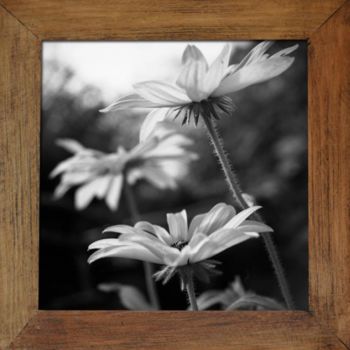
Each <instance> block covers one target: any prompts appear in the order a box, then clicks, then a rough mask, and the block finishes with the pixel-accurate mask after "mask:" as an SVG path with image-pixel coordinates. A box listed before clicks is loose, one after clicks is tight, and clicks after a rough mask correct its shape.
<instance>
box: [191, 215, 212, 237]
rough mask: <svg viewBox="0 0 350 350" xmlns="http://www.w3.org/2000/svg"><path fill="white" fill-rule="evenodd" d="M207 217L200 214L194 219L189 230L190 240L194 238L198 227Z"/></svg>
mask: <svg viewBox="0 0 350 350" xmlns="http://www.w3.org/2000/svg"><path fill="white" fill-rule="evenodd" d="M206 215H207V213H204V214H198V215H196V216H195V217H194V218H193V219H192V221H191V224H190V227H189V229H188V236H189V239H191V238H192V236H193V234H194V232H195V231H196V229H197V227H198V226H199V225H200V223H201V222H202V220H203V219H204V218H205V216H206Z"/></svg>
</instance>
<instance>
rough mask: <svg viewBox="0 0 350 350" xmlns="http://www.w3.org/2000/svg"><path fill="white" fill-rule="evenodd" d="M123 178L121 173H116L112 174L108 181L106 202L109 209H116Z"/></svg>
mask: <svg viewBox="0 0 350 350" xmlns="http://www.w3.org/2000/svg"><path fill="white" fill-rule="evenodd" d="M123 179H124V178H123V175H117V176H113V177H112V179H111V181H110V184H109V188H108V192H107V195H106V203H107V205H108V207H109V208H110V209H111V210H117V208H118V204H119V199H120V195H121V192H122V188H123Z"/></svg>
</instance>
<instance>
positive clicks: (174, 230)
mask: <svg viewBox="0 0 350 350" xmlns="http://www.w3.org/2000/svg"><path fill="white" fill-rule="evenodd" d="M167 221H168V226H169V233H170V235H171V237H172V239H173V242H174V243H176V242H178V241H187V239H188V227H187V212H186V210H182V211H181V212H180V213H176V214H167Z"/></svg>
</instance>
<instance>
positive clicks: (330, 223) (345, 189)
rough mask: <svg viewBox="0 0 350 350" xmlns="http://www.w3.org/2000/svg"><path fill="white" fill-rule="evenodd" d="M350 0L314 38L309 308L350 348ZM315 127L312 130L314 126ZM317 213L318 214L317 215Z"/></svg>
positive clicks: (310, 99)
mask: <svg viewBox="0 0 350 350" xmlns="http://www.w3.org/2000/svg"><path fill="white" fill-rule="evenodd" d="M349 57H350V1H347V2H346V3H345V4H344V5H343V6H342V7H341V8H340V9H339V10H338V11H336V13H335V14H334V15H333V16H332V17H331V18H329V20H328V21H326V22H325V23H324V24H323V25H322V26H321V27H320V28H319V30H318V31H316V32H315V33H313V34H312V36H311V37H310V47H309V62H310V67H309V92H310V97H309V104H310V105H309V111H310V115H309V121H310V125H309V169H310V176H309V196H310V201H309V203H310V207H309V213H310V215H309V217H310V222H309V230H310V232H311V233H312V234H310V235H309V239H310V246H311V248H310V251H309V253H310V268H309V274H310V288H309V293H310V294H309V298H310V308H311V311H312V312H313V313H314V314H315V316H316V317H317V318H318V319H319V320H320V321H321V322H323V323H326V324H327V325H328V326H329V327H331V328H332V329H333V330H334V331H335V332H336V334H337V336H338V338H339V339H340V341H341V342H342V343H343V344H345V345H347V346H348V347H350V186H349V183H350V176H349V174H350V162H349V154H350V134H349V130H350V118H349V116H350V82H349V79H350V78H349V77H350V61H349ZM310 127H311V128H310ZM315 213H317V215H315Z"/></svg>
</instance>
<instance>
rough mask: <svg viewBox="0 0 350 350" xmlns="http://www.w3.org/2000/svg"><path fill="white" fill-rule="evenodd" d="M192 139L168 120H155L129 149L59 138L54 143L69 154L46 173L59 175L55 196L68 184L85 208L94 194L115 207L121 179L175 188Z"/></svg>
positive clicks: (192, 156) (188, 157)
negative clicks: (100, 147)
mask: <svg viewBox="0 0 350 350" xmlns="http://www.w3.org/2000/svg"><path fill="white" fill-rule="evenodd" d="M192 143H193V142H192V140H191V139H189V138H188V137H186V136H184V135H181V134H179V133H178V132H176V131H175V129H174V128H173V127H171V126H170V123H165V122H163V123H159V126H158V127H157V128H156V129H154V130H153V132H152V133H151V134H150V135H149V137H148V138H147V139H145V140H144V141H143V142H141V143H139V144H138V145H137V146H136V147H134V148H133V149H131V150H130V151H127V150H125V149H124V148H122V147H120V148H119V149H118V151H117V152H115V153H108V154H107V153H103V152H100V151H97V150H93V149H88V148H85V147H84V146H82V145H81V144H80V143H78V142H77V141H75V140H70V139H61V140H58V142H57V144H58V145H59V146H61V147H63V148H64V149H66V150H67V151H69V152H71V153H73V156H72V157H70V158H68V159H67V160H64V161H63V162H61V163H59V164H58V165H57V166H56V168H55V169H54V170H53V171H52V172H51V174H50V177H55V176H57V175H61V182H60V184H59V185H58V187H57V188H56V190H55V194H54V195H55V197H56V198H60V197H62V196H63V195H64V194H65V193H66V192H67V191H68V190H69V189H70V188H71V187H73V186H80V187H79V188H78V189H77V191H76V193H75V205H76V207H77V208H78V209H84V208H86V207H87V206H88V205H89V203H90V202H91V201H92V199H93V198H94V197H97V198H99V199H102V198H104V199H105V201H106V203H107V205H108V207H109V208H110V209H112V210H116V209H117V207H118V203H119V198H120V194H121V190H122V187H123V181H128V183H130V184H134V183H135V182H136V181H138V180H140V179H145V180H146V181H148V182H150V183H151V184H152V185H154V186H155V187H158V188H160V189H165V188H176V186H177V179H178V178H179V177H181V176H183V175H184V174H185V173H186V172H187V167H186V165H187V164H188V163H189V162H190V161H191V160H194V159H197V154H195V153H193V152H190V151H188V150H186V148H185V147H186V146H189V145H191V144H192Z"/></svg>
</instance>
